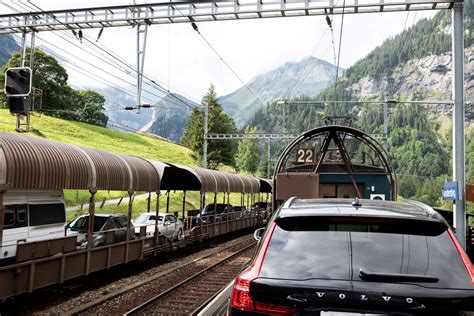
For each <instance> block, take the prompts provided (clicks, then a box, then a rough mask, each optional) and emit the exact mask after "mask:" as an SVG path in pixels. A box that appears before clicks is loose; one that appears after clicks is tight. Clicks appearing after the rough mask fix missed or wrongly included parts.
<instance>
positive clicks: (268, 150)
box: [267, 139, 272, 177]
mask: <svg viewBox="0 0 474 316" xmlns="http://www.w3.org/2000/svg"><path fill="white" fill-rule="evenodd" d="M267 144H268V149H267V159H268V163H267V177H270V171H271V170H272V168H271V167H272V154H271V151H270V150H271V144H272V141H271V140H270V139H269V140H268V143H267Z"/></svg>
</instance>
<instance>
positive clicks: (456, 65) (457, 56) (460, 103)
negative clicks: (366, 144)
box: [452, 2, 466, 247]
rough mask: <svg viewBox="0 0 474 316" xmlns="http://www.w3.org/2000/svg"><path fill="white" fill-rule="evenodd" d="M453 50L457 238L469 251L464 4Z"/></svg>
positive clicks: (457, 15) (456, 15) (456, 14)
mask: <svg viewBox="0 0 474 316" xmlns="http://www.w3.org/2000/svg"><path fill="white" fill-rule="evenodd" d="M452 23H453V25H452V47H453V101H454V107H453V181H455V182H457V183H458V190H459V200H457V201H454V217H455V221H454V227H455V228H456V236H457V237H458V239H459V242H460V243H461V245H462V246H463V247H466V210H465V207H466V200H465V194H464V190H465V183H464V181H465V180H464V176H465V157H464V146H465V144H464V28H463V3H462V2H455V3H454V7H453V12H452Z"/></svg>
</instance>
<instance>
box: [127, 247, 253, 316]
mask: <svg viewBox="0 0 474 316" xmlns="http://www.w3.org/2000/svg"><path fill="white" fill-rule="evenodd" d="M254 246H255V243H253V244H251V245H247V246H244V247H243V248H241V249H238V250H236V251H234V252H233V253H232V254H230V255H228V256H226V257H224V258H222V259H220V260H219V261H217V262H215V263H213V264H212V265H210V266H208V267H206V268H204V269H202V270H201V271H199V272H197V273H195V274H193V275H192V276H190V277H188V278H186V279H184V280H183V281H181V282H179V283H178V284H175V285H174V286H172V287H170V288H169V289H167V290H166V291H163V292H161V293H159V294H158V295H156V296H154V297H152V298H151V299H149V300H148V301H146V302H144V303H142V304H140V305H138V306H136V307H134V308H132V309H130V310H129V311H128V312H126V313H125V314H124V315H127V316H128V315H142V314H154V315H195V314H197V313H198V312H199V311H200V310H201V309H202V308H203V307H204V306H205V305H206V304H207V303H208V302H209V301H210V300H211V299H212V298H213V297H214V296H215V295H216V294H217V293H218V292H219V291H220V290H221V289H223V288H224V287H225V286H226V285H227V284H228V283H229V282H230V281H231V280H232V279H233V278H234V277H235V276H236V275H237V273H238V272H239V271H240V269H241V267H242V265H243V264H244V263H245V262H246V261H247V260H248V259H249V257H250V255H251V251H252V250H253V248H254Z"/></svg>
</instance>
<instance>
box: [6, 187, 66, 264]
mask: <svg viewBox="0 0 474 316" xmlns="http://www.w3.org/2000/svg"><path fill="white" fill-rule="evenodd" d="M3 206H4V217H3V236H2V239H1V244H0V265H6V264H11V263H15V261H16V251H17V245H18V244H21V243H26V242H33V241H41V240H48V239H54V238H60V237H64V226H65V224H66V207H65V202H64V196H63V192H62V190H28V191H27V190H9V191H7V192H6V193H5V195H4V196H3Z"/></svg>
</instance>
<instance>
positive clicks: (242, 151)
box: [235, 128, 260, 175]
mask: <svg viewBox="0 0 474 316" xmlns="http://www.w3.org/2000/svg"><path fill="white" fill-rule="evenodd" d="M256 131H257V129H256V128H252V129H250V128H246V129H245V133H246V134H247V133H255V132H256ZM259 160H260V148H259V147H258V144H257V142H256V141H255V140H254V139H250V138H245V139H243V140H242V141H241V142H240V143H239V149H238V153H237V155H236V156H235V162H236V167H237V170H239V171H245V172H247V173H249V174H252V175H254V174H255V173H256V172H257V168H258V165H259Z"/></svg>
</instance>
